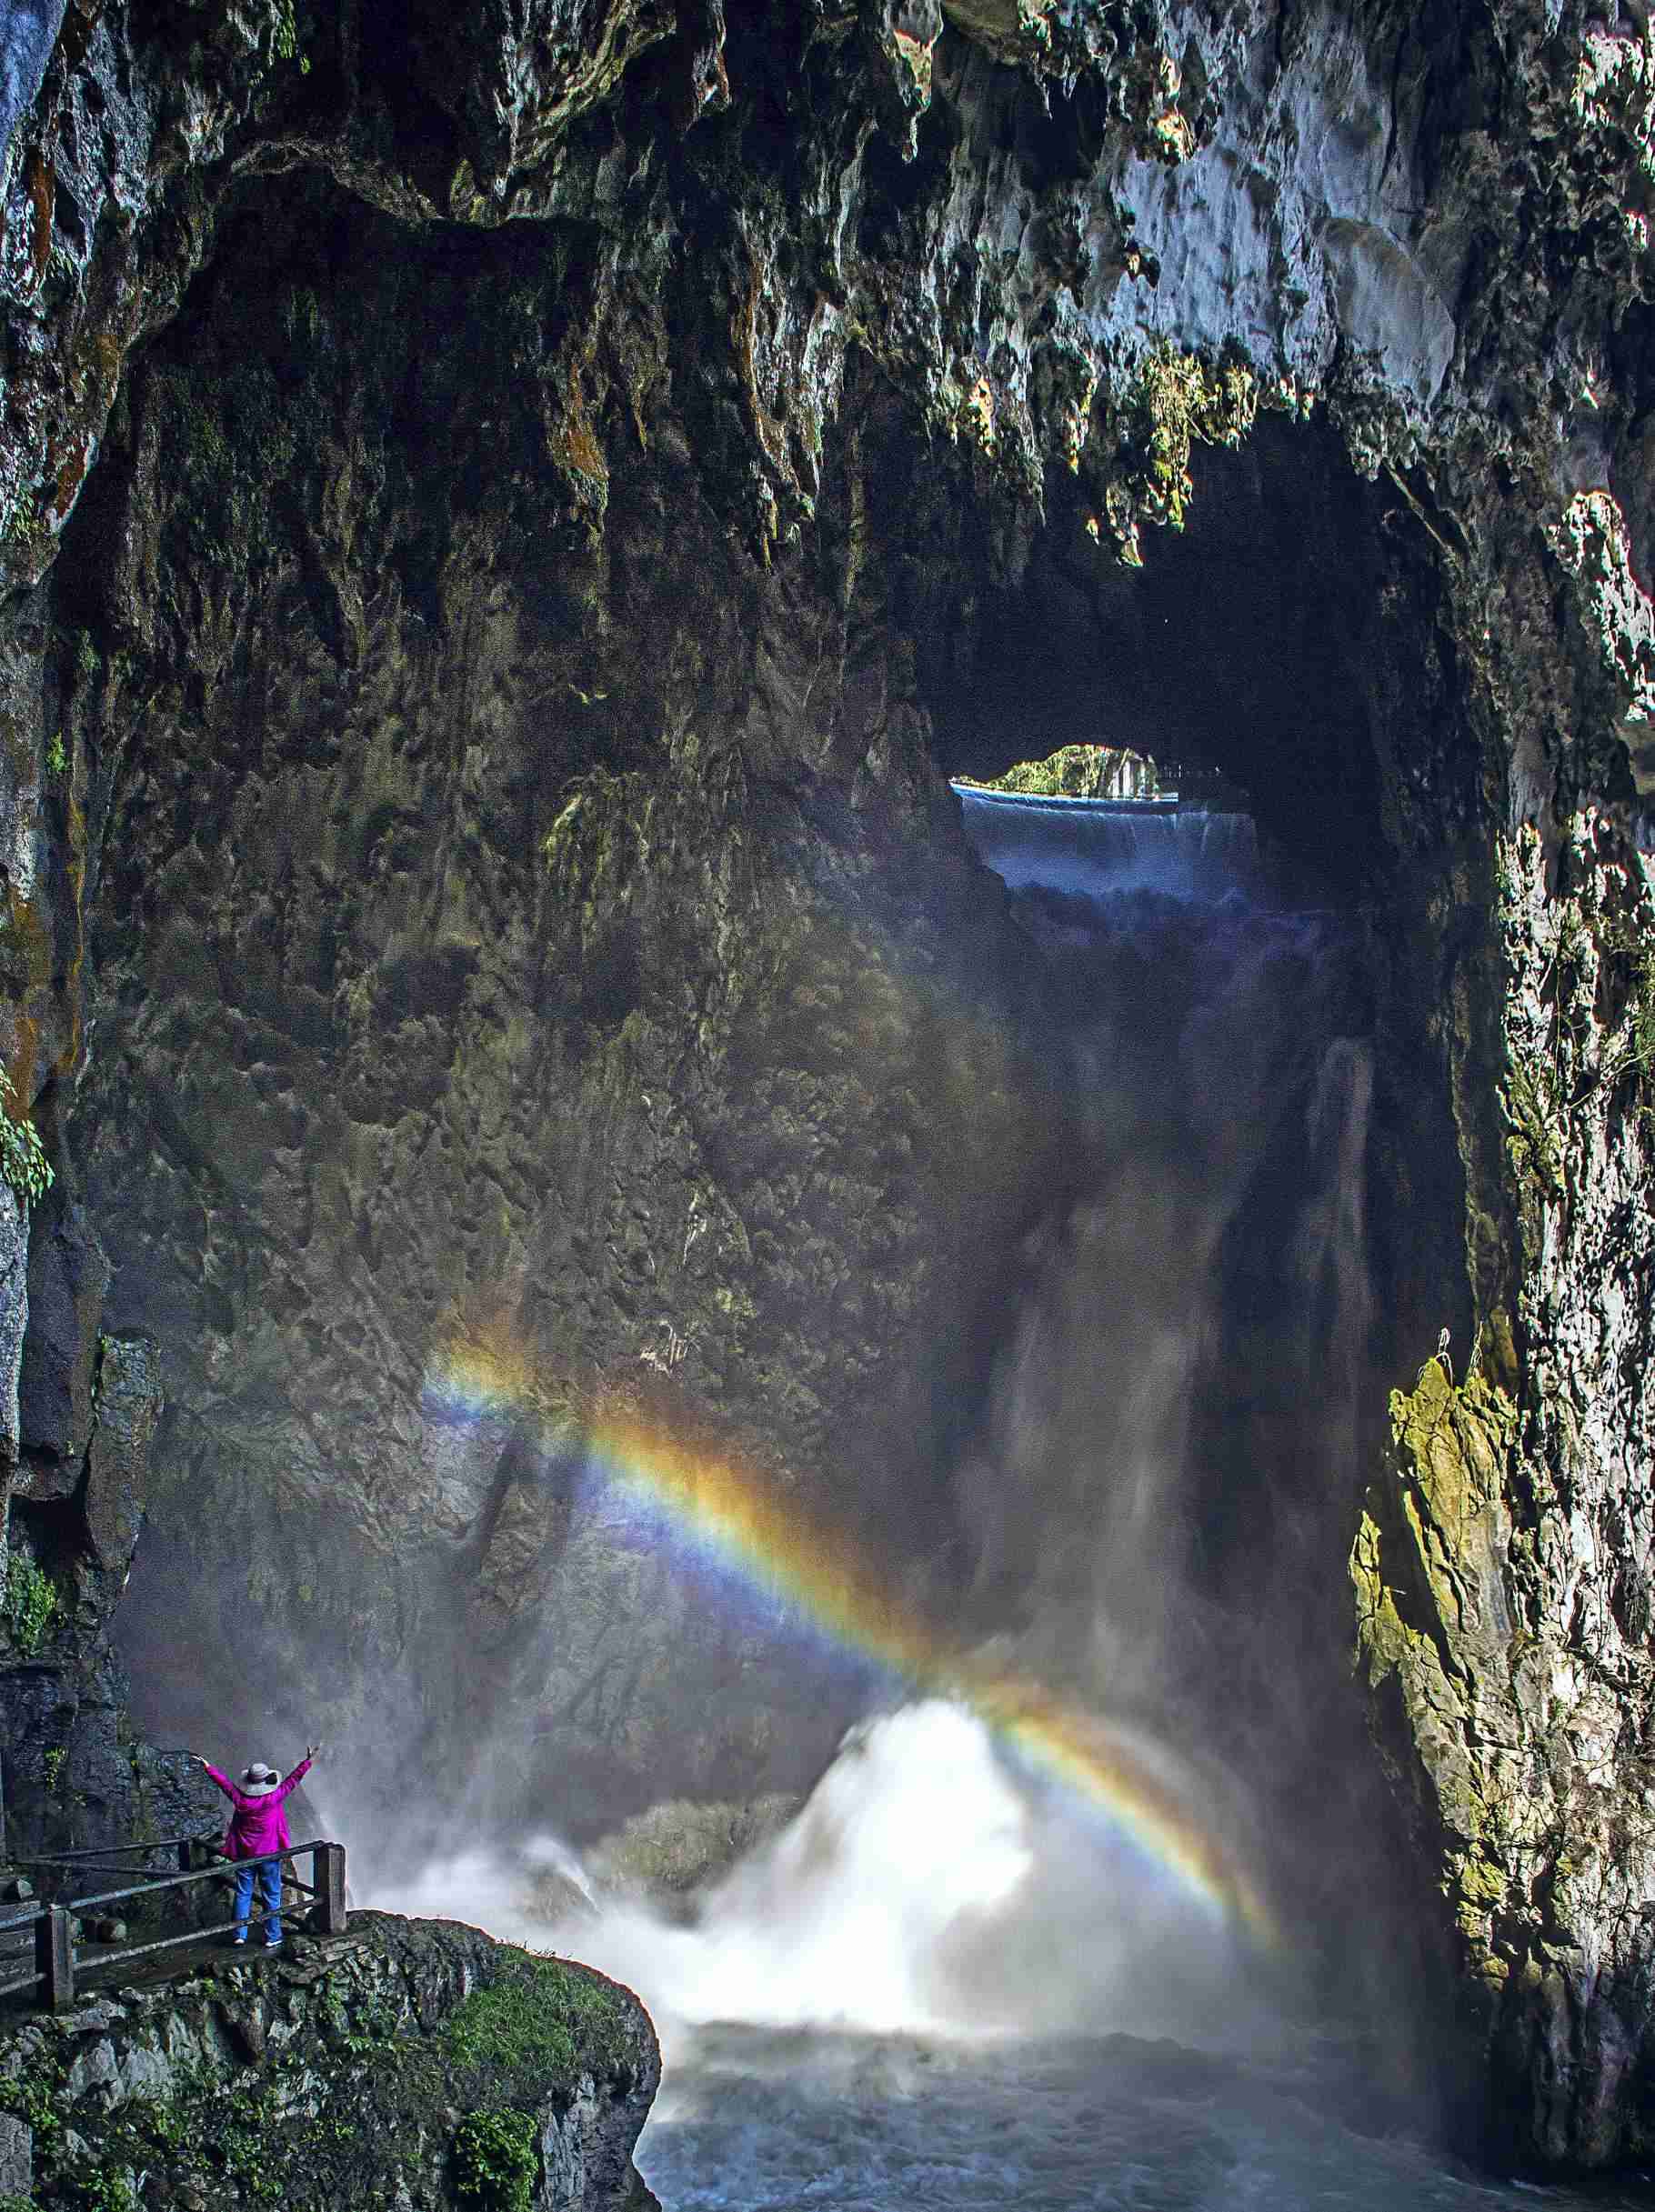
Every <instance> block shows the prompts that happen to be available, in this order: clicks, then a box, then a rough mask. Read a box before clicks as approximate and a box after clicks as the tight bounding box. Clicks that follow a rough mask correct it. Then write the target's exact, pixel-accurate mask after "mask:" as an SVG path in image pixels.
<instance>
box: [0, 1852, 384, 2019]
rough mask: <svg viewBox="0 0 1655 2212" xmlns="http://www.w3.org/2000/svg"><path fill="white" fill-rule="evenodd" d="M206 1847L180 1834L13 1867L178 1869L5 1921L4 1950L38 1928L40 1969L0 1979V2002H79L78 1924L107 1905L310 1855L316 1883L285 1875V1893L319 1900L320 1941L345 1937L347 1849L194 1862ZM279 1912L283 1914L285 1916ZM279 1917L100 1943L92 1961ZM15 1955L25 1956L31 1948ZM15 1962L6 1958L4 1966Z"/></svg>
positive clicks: (57, 2007)
mask: <svg viewBox="0 0 1655 2212" xmlns="http://www.w3.org/2000/svg"><path fill="white" fill-rule="evenodd" d="M204 1848H207V1847H205V1846H204V1845H203V1843H202V1841H201V1839H200V1838H199V1837H190V1836H178V1837H171V1838H169V1839H168V1840H167V1841H166V1842H165V1843H163V1844H127V1845H119V1846H115V1847H113V1848H111V1849H109V1850H101V1851H65V1852H60V1853H59V1854H58V1855H57V1856H56V1857H53V1858H50V1859H45V1858H40V1859H29V1860H23V1861H20V1862H15V1863H18V1864H22V1865H26V1866H35V1867H45V1866H52V1867H65V1866H74V1867H82V1866H85V1870H86V1872H87V1873H88V1874H91V1873H92V1872H93V1871H94V1869H93V1867H91V1866H89V1865H87V1864H86V1862H88V1861H90V1860H95V1859H101V1858H115V1857H127V1856H128V1855H129V1854H131V1853H134V1852H138V1851H157V1850H176V1852H177V1854H178V1864H179V1871H178V1872H177V1873H176V1874H167V1875H162V1876H161V1877H159V1878H157V1879H155V1880H152V1881H145V1882H133V1883H129V1884H128V1885H127V1887H125V1888H124V1889H101V1890H98V1891H96V1892H95V1893H94V1894H93V1895H91V1896H89V1897H71V1898H69V1899H67V1900H66V1901H65V1902H62V1903H59V1904H54V1905H32V1906H28V1907H25V1909H24V1910H23V1911H21V1912H16V1913H13V1914H11V1915H9V1916H8V1917H6V1918H5V1919H0V1944H4V1941H5V1937H7V1936H15V1934H17V1933H18V1932H19V1931H20V1930H22V1929H24V1928H33V1930H34V1946H35V1966H34V1971H33V1972H32V1973H29V1974H21V1975H14V1976H13V1977H11V1978H10V1979H8V1980H5V1981H0V1997H15V1996H16V1995H17V1994H18V1993H19V1992H20V1991H22V1990H25V1989H35V1988H37V1989H38V1990H39V1991H40V1996H39V1998H38V2003H39V2004H40V2005H41V2006H42V2007H44V2008H45V2010H47V2011H50V2012H65V2011H66V2010H67V2009H68V2007H70V2006H71V2005H73V2004H74V2002H75V1969H76V1966H77V1964H78V1963H79V1954H80V1952H81V1949H82V1946H81V1945H80V1944H79V1943H77V1942H76V1940H75V1919H76V1917H78V1916H79V1915H80V1914H83V1913H89V1912H93V1911H95V1910H96V1909H97V1908H98V1907H101V1906H109V1905H127V1904H130V1903H131V1902H132V1901H133V1899H134V1898H135V1897H155V1896H158V1895H159V1894H160V1893H161V1892H162V1891H163V1890H170V1889H185V1888H187V1887H190V1886H192V1885H193V1884H196V1883H200V1882H222V1881H223V1880H225V1878H226V1876H227V1875H230V1876H233V1875H236V1874H240V1873H241V1872H243V1871H244V1869H246V1868H247V1867H276V1866H281V1867H286V1866H288V1864H289V1862H290V1861H292V1860H294V1859H296V1858H302V1857H304V1856H305V1854H306V1852H309V1853H310V1854H311V1878H310V1880H309V1881H308V1882H302V1881H300V1879H299V1877H298V1876H297V1875H296V1873H291V1872H290V1873H288V1874H287V1875H286V1876H285V1877H284V1881H283V1887H285V1888H290V1889H296V1890H298V1891H299V1892H300V1893H301V1894H302V1895H303V1896H305V1897H313V1898H315V1900H316V1912H315V1917H314V1918H313V1920H312V1922H311V1925H312V1927H314V1928H315V1930H316V1933H317V1934H318V1935H323V1936H339V1935H343V1934H344V1932H345V1846H344V1845H343V1844H336V1843H302V1844H289V1845H288V1846H287V1847H286V1849H285V1850H282V1851H266V1853H265V1854H264V1855H263V1856H262V1857H258V1858H236V1859H232V1858H226V1857H224V1856H223V1854H222V1853H216V1854H215V1856H214V1858H213V1862H212V1864H211V1865H209V1866H205V1867H203V1866H197V1865H196V1864H195V1863H194V1861H195V1858H196V1854H197V1853H199V1852H200V1851H201V1850H203V1849H204ZM100 1871H104V1872H106V1873H109V1874H129V1873H135V1872H137V1871H139V1869H137V1868H135V1867H130V1866H128V1867H120V1866H115V1867H107V1868H105V1869H101V1870H100ZM279 1911H280V1907H278V1908H277V1912H278V1913H279ZM275 1917H277V1915H276V1914H272V1913H268V1912H265V1911H252V1912H249V1914H248V1916H247V1922H246V1923H245V1924H244V1923H243V1922H241V1921H239V1920H221V1921H217V1922H216V1923H215V1924H214V1925H213V1926H212V1927H191V1928H186V1929H185V1930H184V1932H183V1933H182V1934H181V1935H176V1936H162V1937H158V1938H156V1939H155V1940H154V1941H151V1942H148V1943H127V1944H119V1945H116V1946H115V1947H114V1948H113V1949H111V1948H110V1947H108V1946H106V1945H99V1947H98V1950H97V1956H96V1957H95V1960H91V1961H88V1962H87V1963H89V1964H91V1965H95V1967H98V1968H100V1969H101V1968H103V1967H108V1966H113V1965H115V1964H116V1963H118V1962H119V1961H120V1960H122V1959H127V1958H147V1957H150V1956H151V1955H152V1954H153V1953H154V1952H156V1951H169V1950H172V1949H174V1948H176V1947H178V1946H179V1945H182V1944H188V1943H202V1942H205V1941H206V1938H207V1937H210V1936H227V1935H228V1934H229V1933H230V1931H231V1930H232V1929H233V1928H238V1927H242V1926H244V1925H251V1926H254V1927H262V1926H263V1925H264V1923H265V1922H266V1920H267V1919H272V1918H275ZM15 1955H16V1956H25V1955H26V1947H25V1948H24V1949H23V1950H21V1951H20V1952H19V1953H17V1954H15ZM7 1963H9V1962H8V1961H6V1960H5V1959H4V1958H3V1957H0V1967H4V1966H5V1964H7Z"/></svg>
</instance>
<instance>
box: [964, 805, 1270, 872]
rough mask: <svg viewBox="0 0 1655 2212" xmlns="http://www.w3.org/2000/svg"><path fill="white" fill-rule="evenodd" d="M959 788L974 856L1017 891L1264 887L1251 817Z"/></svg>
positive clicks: (1198, 808) (1190, 808)
mask: <svg viewBox="0 0 1655 2212" xmlns="http://www.w3.org/2000/svg"><path fill="white" fill-rule="evenodd" d="M954 788H955V790H956V792H957V794H958V798H959V802H960V810H961V816H962V819H963V822H964V825H965V830H966V836H967V837H968V839H969V841H970V843H971V845H972V846H973V847H974V849H975V850H976V852H977V855H978V858H979V859H980V860H981V861H982V862H983V864H984V866H987V867H990V868H992V869H993V870H994V872H995V874H996V875H997V876H1001V877H1003V879H1004V880H1005V882H1006V884H1007V886H1008V887H1009V888H1010V889H1011V890H1013V891H1025V890H1028V889H1031V888H1034V887H1037V886H1038V887H1041V888H1044V889H1046V890H1048V891H1058V892H1067V893H1070V894H1075V895H1078V896H1088V895H1089V894H1091V893H1094V892H1096V891H1097V890H1098V886H1099V885H1100V884H1102V883H1104V882H1107V883H1108V886H1109V888H1110V890H1111V891H1112V892H1114V893H1116V894H1119V893H1122V892H1126V891H1132V890H1151V891H1161V892H1164V893H1166V894H1167V895H1168V896H1171V897H1176V898H1199V899H1216V898H1220V897H1223V896H1225V895H1226V894H1229V895H1232V896H1239V895H1243V894H1248V893H1251V892H1254V891H1256V890H1257V889H1258V888H1259V884H1260V881H1261V870H1260V860H1259V839H1258V833H1257V830H1256V828H1255V826H1254V824H1253V819H1252V816H1250V815H1245V814H1223V813H1216V812H1210V811H1209V809H1207V808H1206V807H1203V806H1177V807H1175V806H1157V805H1153V804H1132V803H1099V802H1096V801H1093V800H1089V799H1066V798H1032V797H1024V796H1018V797H1008V796H1004V795H1001V794H998V793H995V794H989V793H985V792H981V791H974V790H971V789H970V788H968V787H967V786H960V785H956V786H954Z"/></svg>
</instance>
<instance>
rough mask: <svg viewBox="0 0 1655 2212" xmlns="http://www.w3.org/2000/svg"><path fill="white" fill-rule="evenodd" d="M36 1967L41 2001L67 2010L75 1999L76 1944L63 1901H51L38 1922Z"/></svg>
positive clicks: (49, 2007)
mask: <svg viewBox="0 0 1655 2212" xmlns="http://www.w3.org/2000/svg"><path fill="white" fill-rule="evenodd" d="M35 1973H36V1974H38V1975H39V1977H40V2002H41V2004H42V2005H43V2006H44V2007H45V2009H46V2010H47V2011H48V2012H67V2011H68V2009H69V2007H71V2006H72V2005H73V2004H74V2002H75V1945H74V1942H73V1941H72V1940H71V1937H70V1933H69V1916H68V1914H67V1913H66V1912H65V1910H64V1908H63V1907H62V1906H61V1905H48V1906H47V1907H46V1908H45V1912H43V1913H42V1914H41V1916H40V1917H39V1919H38V1920H36V1921H35Z"/></svg>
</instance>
